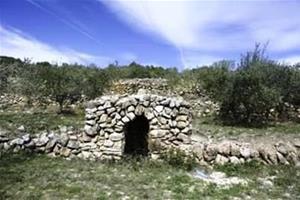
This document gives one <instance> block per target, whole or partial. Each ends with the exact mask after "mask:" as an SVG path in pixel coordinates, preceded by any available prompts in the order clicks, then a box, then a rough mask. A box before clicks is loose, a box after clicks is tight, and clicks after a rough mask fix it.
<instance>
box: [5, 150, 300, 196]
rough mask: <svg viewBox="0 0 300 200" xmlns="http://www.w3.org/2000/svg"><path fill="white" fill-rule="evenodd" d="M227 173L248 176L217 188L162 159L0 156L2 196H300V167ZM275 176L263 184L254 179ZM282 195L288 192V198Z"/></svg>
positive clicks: (227, 168)
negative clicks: (269, 183) (239, 182)
mask: <svg viewBox="0 0 300 200" xmlns="http://www.w3.org/2000/svg"><path fill="white" fill-rule="evenodd" d="M217 168H218V170H221V171H224V172H226V173H227V174H229V175H234V176H241V177H243V178H247V179H249V184H248V186H240V185H237V186H233V187H230V188H220V187H217V186H216V185H214V184H207V183H204V182H203V181H201V180H198V179H194V178H192V177H191V176H189V174H188V172H187V171H184V170H183V169H180V168H176V167H172V166H170V165H168V164H166V163H164V162H157V161H156V162H154V161H149V160H126V161H121V162H118V163H113V162H102V163H101V162H91V161H83V160H71V161H67V160H64V159H62V158H49V157H46V156H43V155H28V154H10V155H9V154H5V155H3V156H2V157H0V180H1V181H0V199H122V198H124V197H128V198H129V199H232V198H233V197H238V198H240V199H245V198H246V197H248V198H251V199H278V198H282V199H299V198H300V191H299V190H300V189H299V188H300V187H299V186H300V174H299V169H296V168H294V167H291V166H289V167H288V166H277V167H268V166H262V165H260V164H257V163H254V164H253V163H250V164H245V165H240V166H232V165H227V166H220V167H217ZM274 175H275V176H276V178H275V180H274V187H273V188H270V189H265V188H263V187H262V186H261V185H260V183H259V182H258V181H257V178H258V177H268V176H274ZM286 193H288V194H289V197H288V198H287V197H286V196H287V195H286Z"/></svg>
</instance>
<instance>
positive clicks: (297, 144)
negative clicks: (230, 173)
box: [193, 140, 300, 166]
mask: <svg viewBox="0 0 300 200" xmlns="http://www.w3.org/2000/svg"><path fill="white" fill-rule="evenodd" d="M193 152H195V154H196V155H197V158H198V160H199V161H200V162H202V163H205V164H219V165H223V164H226V163H232V164H243V163H245V162H249V161H253V160H256V161H259V162H262V163H264V164H267V165H277V164H284V165H289V164H292V165H297V166H300V140H294V141H276V142H275V141H274V142H260V141H257V142H256V143H255V144H253V143H248V142H241V141H234V140H223V141H218V142H207V143H201V142H193Z"/></svg>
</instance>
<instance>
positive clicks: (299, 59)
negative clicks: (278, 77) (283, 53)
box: [278, 55, 300, 65]
mask: <svg viewBox="0 0 300 200" xmlns="http://www.w3.org/2000/svg"><path fill="white" fill-rule="evenodd" d="M278 60H279V62H283V63H288V64H291V65H294V64H298V63H300V55H292V56H288V57H284V58H281V59H278Z"/></svg>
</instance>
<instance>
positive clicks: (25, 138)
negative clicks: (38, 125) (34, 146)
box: [22, 134, 31, 143]
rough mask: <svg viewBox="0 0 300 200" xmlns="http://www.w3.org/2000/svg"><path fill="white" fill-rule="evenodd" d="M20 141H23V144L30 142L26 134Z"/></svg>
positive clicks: (28, 135)
mask: <svg viewBox="0 0 300 200" xmlns="http://www.w3.org/2000/svg"><path fill="white" fill-rule="evenodd" d="M22 139H23V140H24V143H27V142H30V140H31V138H30V134H26V135H23V136H22Z"/></svg>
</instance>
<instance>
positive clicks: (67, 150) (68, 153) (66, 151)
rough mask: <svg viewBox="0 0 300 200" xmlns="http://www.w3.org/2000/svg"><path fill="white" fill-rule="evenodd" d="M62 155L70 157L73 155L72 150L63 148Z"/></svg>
mask: <svg viewBox="0 0 300 200" xmlns="http://www.w3.org/2000/svg"><path fill="white" fill-rule="evenodd" d="M60 154H61V155H62V156H64V157H69V156H70V154H71V149H69V148H66V147H63V148H61V150H60Z"/></svg>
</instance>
